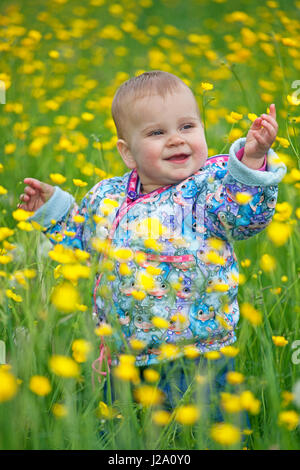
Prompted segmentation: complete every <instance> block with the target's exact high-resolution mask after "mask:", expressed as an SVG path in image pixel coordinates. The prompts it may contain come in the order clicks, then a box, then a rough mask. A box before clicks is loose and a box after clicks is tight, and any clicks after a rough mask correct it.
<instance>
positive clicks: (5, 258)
mask: <svg viewBox="0 0 300 470" xmlns="http://www.w3.org/2000/svg"><path fill="white" fill-rule="evenodd" d="M12 260H13V257H12V256H11V255H0V264H8V263H10V262H11V261H12Z"/></svg>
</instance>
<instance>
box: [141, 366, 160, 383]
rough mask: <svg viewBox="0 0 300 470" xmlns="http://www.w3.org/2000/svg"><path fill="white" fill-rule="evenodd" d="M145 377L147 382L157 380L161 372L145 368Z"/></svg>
mask: <svg viewBox="0 0 300 470" xmlns="http://www.w3.org/2000/svg"><path fill="white" fill-rule="evenodd" d="M144 378H145V380H146V381H147V382H157V381H158V379H159V373H158V372H157V370H155V369H151V368H148V369H145V370H144Z"/></svg>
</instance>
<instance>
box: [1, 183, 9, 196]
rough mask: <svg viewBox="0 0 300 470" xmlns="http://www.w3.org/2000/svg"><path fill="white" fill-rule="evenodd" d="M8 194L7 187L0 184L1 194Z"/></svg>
mask: <svg viewBox="0 0 300 470" xmlns="http://www.w3.org/2000/svg"><path fill="white" fill-rule="evenodd" d="M3 194H7V189H6V188H4V186H1V185H0V195H3Z"/></svg>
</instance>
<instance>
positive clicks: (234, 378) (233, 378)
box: [226, 370, 245, 385]
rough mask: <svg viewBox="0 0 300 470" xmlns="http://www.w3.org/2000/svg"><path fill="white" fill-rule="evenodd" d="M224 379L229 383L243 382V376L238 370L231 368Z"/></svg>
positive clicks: (237, 383)
mask: <svg viewBox="0 0 300 470" xmlns="http://www.w3.org/2000/svg"><path fill="white" fill-rule="evenodd" d="M226 380H227V382H228V383H229V384H231V385H239V384H241V383H243V382H244V380H245V377H244V376H243V374H241V373H240V372H236V371H234V370H232V371H229V372H227V374H226Z"/></svg>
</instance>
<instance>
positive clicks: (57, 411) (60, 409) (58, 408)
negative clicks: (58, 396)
mask: <svg viewBox="0 0 300 470" xmlns="http://www.w3.org/2000/svg"><path fill="white" fill-rule="evenodd" d="M52 413H53V414H54V416H55V417H56V418H63V417H64V416H67V414H68V410H67V407H66V406H65V405H63V404H62V403H54V405H53V406H52Z"/></svg>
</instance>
